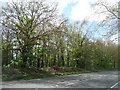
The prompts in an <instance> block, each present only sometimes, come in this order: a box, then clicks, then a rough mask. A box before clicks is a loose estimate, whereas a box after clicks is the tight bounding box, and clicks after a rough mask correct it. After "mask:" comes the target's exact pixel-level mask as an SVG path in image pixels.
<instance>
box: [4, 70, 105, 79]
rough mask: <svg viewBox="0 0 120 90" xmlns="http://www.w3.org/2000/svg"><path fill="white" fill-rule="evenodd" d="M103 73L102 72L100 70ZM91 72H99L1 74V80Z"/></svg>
mask: <svg viewBox="0 0 120 90" xmlns="http://www.w3.org/2000/svg"><path fill="white" fill-rule="evenodd" d="M102 71H103V70H102ZM91 72H100V70H92V71H88V70H87V71H79V72H57V73H34V74H28V73H17V74H11V73H3V76H2V80H3V81H10V80H29V79H37V78H45V77H57V76H64V75H72V74H82V73H91Z"/></svg>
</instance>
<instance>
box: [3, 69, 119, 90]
mask: <svg viewBox="0 0 120 90" xmlns="http://www.w3.org/2000/svg"><path fill="white" fill-rule="evenodd" d="M118 84H119V81H118V71H106V72H95V73H86V74H74V75H67V76H61V77H49V78H43V79H31V80H19V81H7V82H2V88H118Z"/></svg>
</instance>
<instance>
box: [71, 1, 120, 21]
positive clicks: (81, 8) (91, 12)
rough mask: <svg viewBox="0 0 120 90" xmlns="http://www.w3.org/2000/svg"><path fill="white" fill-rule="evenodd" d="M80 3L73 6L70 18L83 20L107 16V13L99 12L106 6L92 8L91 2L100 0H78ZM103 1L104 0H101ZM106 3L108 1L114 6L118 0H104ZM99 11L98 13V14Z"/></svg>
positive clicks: (101, 18)
mask: <svg viewBox="0 0 120 90" xmlns="http://www.w3.org/2000/svg"><path fill="white" fill-rule="evenodd" d="M76 1H77V2H78V3H77V4H76V5H75V6H74V7H73V8H72V12H71V16H70V17H69V18H70V19H73V20H83V19H89V20H95V21H99V20H103V19H105V18H106V15H107V13H101V14H100V13H99V12H102V11H104V10H105V8H102V7H99V6H97V7H95V8H91V7H90V3H95V2H97V1H98V0H84V1H83V0H76ZM101 1H102V0H101ZM104 2H105V3H107V4H108V5H110V6H113V5H114V4H115V3H116V2H118V0H106V1H105V0H104ZM96 13H97V14H96Z"/></svg>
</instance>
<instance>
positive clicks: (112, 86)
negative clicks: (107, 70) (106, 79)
mask: <svg viewBox="0 0 120 90" xmlns="http://www.w3.org/2000/svg"><path fill="white" fill-rule="evenodd" d="M119 82H120V81H118V82H117V83H115V84H114V85H113V86H111V87H110V88H114V87H115V86H116V85H118V83H119Z"/></svg>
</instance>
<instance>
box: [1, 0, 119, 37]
mask: <svg viewBox="0 0 120 90" xmlns="http://www.w3.org/2000/svg"><path fill="white" fill-rule="evenodd" d="M10 1H18V0H0V6H2V5H4V2H10ZM24 1H29V0H24ZM38 1H39V0H38ZM46 1H47V2H48V3H49V2H58V10H59V14H62V15H63V16H64V17H67V18H69V19H70V20H71V21H81V20H84V19H87V20H89V21H90V22H93V21H94V22H97V21H101V20H103V19H105V17H106V15H107V13H102V14H100V13H99V12H102V11H104V10H105V8H101V7H95V8H93V4H94V3H96V2H98V1H104V2H105V3H107V5H109V6H111V7H114V6H115V4H116V3H117V2H118V1H119V0H46ZM105 32H106V31H104V30H102V32H100V33H101V34H103V33H105ZM100 33H97V34H96V36H100Z"/></svg>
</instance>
